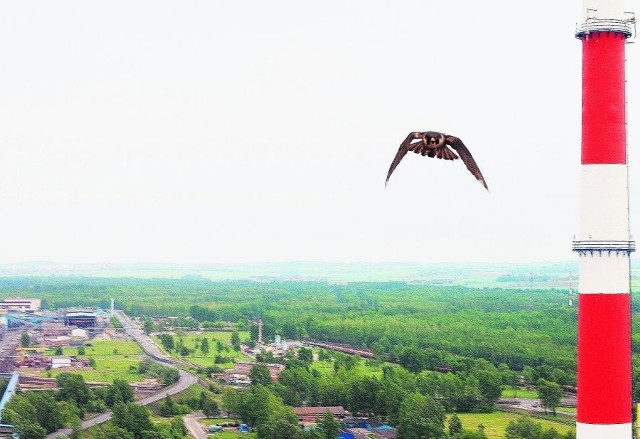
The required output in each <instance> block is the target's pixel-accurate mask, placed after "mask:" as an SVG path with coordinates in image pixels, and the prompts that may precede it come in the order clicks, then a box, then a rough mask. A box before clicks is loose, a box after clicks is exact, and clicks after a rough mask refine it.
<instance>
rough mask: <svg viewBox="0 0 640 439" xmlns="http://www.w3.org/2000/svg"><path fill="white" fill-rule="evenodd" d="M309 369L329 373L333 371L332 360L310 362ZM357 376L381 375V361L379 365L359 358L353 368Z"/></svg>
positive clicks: (324, 373) (323, 373) (378, 376)
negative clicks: (373, 364)
mask: <svg viewBox="0 0 640 439" xmlns="http://www.w3.org/2000/svg"><path fill="white" fill-rule="evenodd" d="M311 369H314V370H317V371H318V372H320V373H321V374H322V375H329V374H332V373H333V360H331V361H319V360H316V361H314V362H313V363H311ZM354 371H355V374H356V375H357V376H366V375H369V376H375V377H377V378H380V377H382V363H381V365H379V366H377V365H376V366H372V365H370V364H369V363H368V362H367V360H364V359H362V360H360V361H359V362H358V364H357V366H356V367H355V369H354Z"/></svg>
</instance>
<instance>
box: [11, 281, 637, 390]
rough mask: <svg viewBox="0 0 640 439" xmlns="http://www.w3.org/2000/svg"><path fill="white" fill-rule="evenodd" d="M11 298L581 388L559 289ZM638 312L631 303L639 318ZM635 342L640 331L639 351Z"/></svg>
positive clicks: (230, 288)
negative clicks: (221, 326) (224, 325)
mask: <svg viewBox="0 0 640 439" xmlns="http://www.w3.org/2000/svg"><path fill="white" fill-rule="evenodd" d="M8 296H24V297H29V296H36V297H40V298H42V299H43V308H45V309H46V308H49V309H56V308H68V307H79V306H91V307H102V308H104V309H107V308H108V307H109V305H110V299H111V298H114V299H115V303H116V307H117V308H120V309H123V310H124V311H125V312H127V313H128V314H130V315H134V316H182V317H191V318H193V319H195V320H196V321H198V322H200V323H204V326H207V324H210V325H212V326H213V325H215V324H216V322H218V323H219V322H221V321H231V322H239V326H238V327H239V329H245V330H250V331H251V333H252V335H253V336H254V338H255V336H256V333H257V327H256V325H255V324H254V323H253V322H254V321H255V320H256V319H258V318H261V319H262V320H263V322H264V336H265V338H271V339H272V338H273V337H274V336H275V335H276V334H279V335H281V336H282V337H283V338H285V339H298V338H311V339H316V340H323V341H331V342H336V343H342V344H346V345H350V346H353V347H362V348H367V349H369V350H372V351H373V352H374V353H375V354H376V358H377V359H379V360H386V361H390V362H393V363H398V364H400V365H402V366H403V367H404V368H405V369H407V370H408V371H410V372H412V373H415V374H417V373H420V372H422V371H436V370H439V369H442V368H446V369H450V370H452V371H453V372H454V373H455V374H465V373H470V372H471V371H472V370H473V369H476V368H480V369H486V368H487V367H488V366H487V365H490V366H491V369H492V370H496V371H497V372H498V373H500V374H501V375H502V376H503V378H502V381H503V382H506V381H508V378H507V377H506V376H507V375H508V374H509V373H512V372H517V374H518V375H522V376H524V378H525V379H526V381H528V382H530V383H535V382H537V381H538V380H539V379H544V380H547V381H550V382H555V383H557V384H559V385H562V386H573V385H575V369H576V308H575V307H569V306H568V296H567V292H566V291H560V290H549V289H545V290H535V289H534V290H512V289H498V288H491V289H490V288H482V289H477V288H465V287H460V286H442V285H435V286H434V285H425V284H409V283H403V282H386V283H367V282H356V283H345V284H332V283H328V282H293V281H278V282H276V281H272V282H253V281H228V282H214V281H209V280H206V279H203V278H184V279H133V278H131V279H122V278H119V279H108V278H75V277H42V278H36V277H28V278H3V279H0V297H8ZM638 307H639V304H638V302H637V301H634V303H633V310H634V313H637V312H638V310H639V308H638ZM634 321H636V322H637V321H638V319H634ZM637 337H638V331H637V324H636V325H634V353H635V352H638V349H639V345H638V343H637V341H638V339H637ZM634 360H636V359H634ZM460 376H462V375H460ZM511 379H513V378H511ZM636 380H637V377H636V379H634V381H636Z"/></svg>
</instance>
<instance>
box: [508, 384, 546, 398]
mask: <svg viewBox="0 0 640 439" xmlns="http://www.w3.org/2000/svg"><path fill="white" fill-rule="evenodd" d="M500 396H501V397H502V398H539V396H538V392H536V391H535V390H528V389H521V388H518V389H516V390H513V389H512V388H511V387H504V388H503V389H502V395H500Z"/></svg>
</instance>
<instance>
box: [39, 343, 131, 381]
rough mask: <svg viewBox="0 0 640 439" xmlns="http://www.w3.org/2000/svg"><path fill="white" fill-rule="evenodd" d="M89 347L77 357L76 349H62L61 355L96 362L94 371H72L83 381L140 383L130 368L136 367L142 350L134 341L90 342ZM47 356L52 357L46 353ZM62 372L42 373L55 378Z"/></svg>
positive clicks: (51, 353)
mask: <svg viewBox="0 0 640 439" xmlns="http://www.w3.org/2000/svg"><path fill="white" fill-rule="evenodd" d="M90 344H91V346H85V347H84V349H85V354H84V355H78V348H77V347H71V346H67V347H64V348H63V349H62V353H63V355H75V356H76V357H78V358H93V359H94V360H95V361H96V367H95V369H86V370H84V369H73V370H72V372H73V373H78V374H80V375H82V376H83V377H84V379H85V381H105V382H109V383H110V382H112V381H113V380H114V379H115V378H119V379H122V380H125V381H128V382H133V381H140V380H141V379H142V376H141V375H140V374H138V373H137V372H132V371H131V370H130V368H131V367H132V366H134V367H136V368H137V366H138V364H139V362H140V355H142V353H143V352H142V349H141V348H140V346H139V345H138V343H136V342H135V341H126V340H92V341H91V342H90ZM47 355H53V351H48V352H47ZM61 372H64V370H55V369H54V370H51V371H46V372H44V375H46V376H49V375H50V376H53V377H55V376H57V375H58V374H60V373H61Z"/></svg>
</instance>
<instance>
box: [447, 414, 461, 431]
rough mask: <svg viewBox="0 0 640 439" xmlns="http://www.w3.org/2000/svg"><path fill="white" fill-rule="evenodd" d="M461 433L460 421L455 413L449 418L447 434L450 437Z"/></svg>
mask: <svg viewBox="0 0 640 439" xmlns="http://www.w3.org/2000/svg"><path fill="white" fill-rule="evenodd" d="M460 433H462V421H461V420H460V418H459V417H458V415H456V414H455V413H454V414H453V416H451V418H450V419H449V435H450V436H451V437H457V436H458V435H459V434H460Z"/></svg>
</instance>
